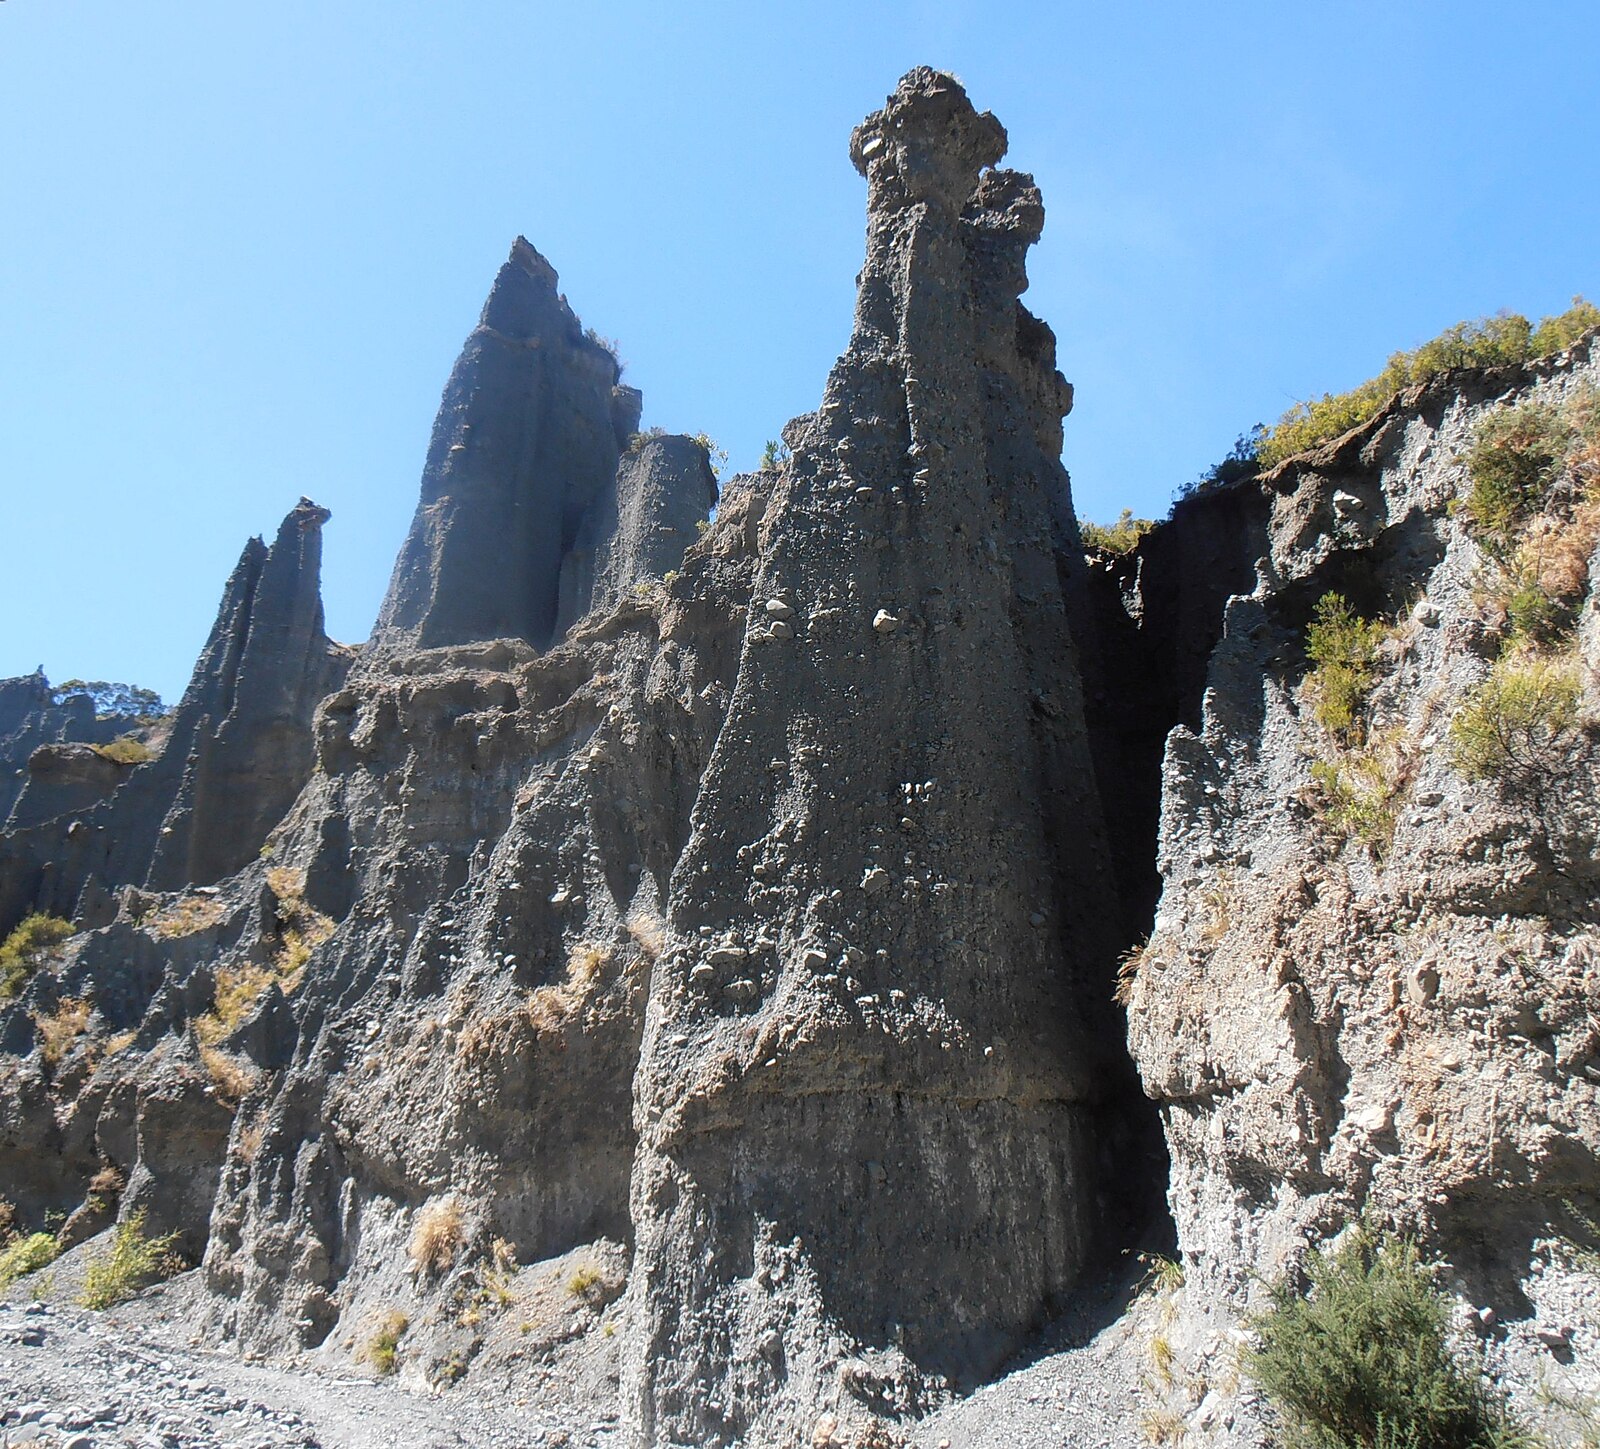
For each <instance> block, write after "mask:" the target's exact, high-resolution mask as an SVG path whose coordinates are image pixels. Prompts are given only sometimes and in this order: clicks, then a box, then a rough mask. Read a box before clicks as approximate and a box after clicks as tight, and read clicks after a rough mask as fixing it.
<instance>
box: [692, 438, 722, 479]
mask: <svg viewBox="0 0 1600 1449" xmlns="http://www.w3.org/2000/svg"><path fill="white" fill-rule="evenodd" d="M690 441H691V442H694V443H698V444H699V445H700V447H702V448H703V449H704V450H705V455H706V462H708V463H709V464H710V465H711V476H712V477H713V478H716V479H718V480H719V481H720V480H721V478H722V470H723V469H724V468H726V467H727V466H728V450H727V449H726V448H719V447H718V446H717V441H716V439H715V438H713V437H712V436H711V435H710V434H709V433H693V434H691V435H690Z"/></svg>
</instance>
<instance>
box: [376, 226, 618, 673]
mask: <svg viewBox="0 0 1600 1449" xmlns="http://www.w3.org/2000/svg"><path fill="white" fill-rule="evenodd" d="M619 375H620V370H619V368H618V366H617V360H616V358H615V357H614V356H612V354H611V353H610V352H609V351H608V350H607V349H606V348H605V347H604V346H603V345H602V344H601V343H599V342H597V341H594V340H592V339H591V338H590V337H588V336H586V335H585V334H584V330H583V327H582V324H581V323H580V322H579V321H578V319H577V317H576V316H575V315H574V314H573V312H572V309H571V308H570V307H568V306H567V303H566V299H565V298H564V297H562V296H560V295H559V294H558V293H557V291H556V273H555V269H554V268H553V267H552V266H551V265H550V264H549V262H547V261H546V260H545V259H544V258H543V257H542V256H540V255H539V253H538V252H536V251H535V250H534V249H533V248H532V247H531V246H530V245H529V244H528V243H527V242H526V241H525V240H523V239H522V238H520V237H519V238H518V239H517V242H516V245H515V246H513V247H512V249H511V256H510V259H509V260H508V261H507V262H506V264H505V265H504V266H503V267H502V268H501V269H500V275H499V276H498V277H497V278H496V279H495V284H494V289H493V290H492V291H491V292H490V294H489V300H488V302H486V303H485V304H484V309H483V315H482V317H480V318H479V320H478V326H477V328H476V329H475V330H474V332H473V333H472V335H471V336H470V337H469V338H468V339H467V343H466V346H465V348H464V349H463V350H462V353H461V356H460V358H459V359H458V360H457V362H456V365H455V369H454V371H453V372H452V373H451V374H450V381H449V382H448V384H446V386H445V391H444V399H443V401H442V402H441V404H440V407H439V416H438V419H437V421H436V422H435V423H434V427H433V441H432V442H431V444H430V445H429V448H428V462H427V466H426V467H425V469H424V470H423V475H422V497H421V500H420V502H419V503H418V505H417V515H416V518H415V520H414V521H413V523H412V525H411V532H410V534H409V535H408V536H407V538H406V541H405V544H404V546H403V547H402V548H401V550H400V557H399V559H398V560H397V561H396V563H395V570H394V578H393V580H392V582H391V583H390V585H389V594H388V597H387V598H386V599H385V600H384V604H383V609H382V611H381V612H380V614H379V616H378V625H377V629H376V631H375V633H374V644H375V645H377V646H378V647H379V648H380V649H383V650H385V651H391V652H392V651H396V650H400V649H406V648H412V649H429V648H434V647H436V646H439V645H448V644H468V643H473V642H476V641H479V640H484V639H526V640H528V641H529V642H530V643H532V644H535V645H537V646H539V647H541V648H542V647H544V646H545V645H547V644H548V643H549V642H550V640H551V638H552V637H553V636H554V634H555V632H556V623H557V616H558V614H559V613H560V606H561V567H562V561H563V560H564V559H565V557H566V556H567V554H568V552H569V551H570V550H571V548H572V546H573V544H574V542H575V540H576V539H577V537H578V533H579V529H580V527H581V525H582V523H583V520H584V515H585V513H586V512H587V511H588V510H589V509H590V507H591V505H593V504H594V503H595V502H596V501H597V500H599V499H602V498H603V497H604V496H605V495H606V494H607V493H608V492H609V491H610V489H611V486H612V483H613V480H614V478H615V476H616V471H617V460H618V458H619V457H620V455H621V452H622V448H623V446H624V444H625V443H626V442H627V440H628V437H629V436H630V434H632V433H633V431H634V430H635V429H636V428H637V427H638V425H639V394H638V393H637V392H636V391H635V390H634V389H632V388H627V387H622V386H620V385H619V383H618V378H619ZM575 612H576V613H581V612H583V610H582V609H577V610H575Z"/></svg>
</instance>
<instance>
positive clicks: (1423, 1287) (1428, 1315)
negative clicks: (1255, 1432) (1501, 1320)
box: [1245, 1227, 1531, 1449]
mask: <svg viewBox="0 0 1600 1449" xmlns="http://www.w3.org/2000/svg"><path fill="white" fill-rule="evenodd" d="M1305 1273H1306V1278H1307V1280H1308V1283H1309V1288H1308V1291H1307V1292H1305V1293H1302V1292H1301V1291H1300V1289H1299V1287H1298V1285H1296V1284H1295V1283H1293V1282H1291V1281H1288V1280H1285V1281H1284V1282H1282V1283H1279V1284H1278V1285H1277V1286H1276V1287H1274V1288H1273V1289H1272V1293H1271V1304H1270V1307H1269V1308H1268V1309H1267V1310H1266V1311H1265V1312H1264V1313H1262V1314H1260V1315H1259V1316H1257V1317H1256V1318H1255V1319H1254V1320H1253V1321H1252V1323H1251V1327H1252V1329H1253V1330H1254V1333H1255V1336H1256V1340H1257V1342H1256V1346H1255V1347H1254V1348H1253V1349H1251V1350H1249V1351H1248V1352H1247V1353H1246V1355H1245V1368H1246V1371H1247V1372H1248V1373H1249V1374H1250V1375H1251V1376H1252V1377H1253V1378H1255V1380H1256V1381H1257V1382H1258V1383H1259V1384H1260V1385H1261V1387H1262V1388H1263V1389H1264V1390H1265V1391H1266V1393H1267V1395H1268V1396H1269V1397H1270V1398H1271V1399H1272V1401H1273V1402H1274V1403H1275V1404H1276V1405H1277V1407H1278V1409H1279V1410H1280V1412H1281V1413H1282V1414H1283V1417H1284V1420H1285V1424H1286V1429H1287V1435H1286V1438H1285V1443H1286V1444H1287V1445H1289V1446H1292V1449H1514V1446H1518V1449H1520V1446H1525V1445H1529V1444H1530V1443H1531V1441H1530V1440H1528V1439H1527V1438H1526V1436H1525V1435H1523V1434H1522V1432H1521V1431H1520V1430H1519V1429H1518V1428H1517V1427H1516V1425H1515V1424H1514V1422H1513V1421H1512V1419H1511V1417H1510V1415H1509V1414H1508V1412H1507V1410H1506V1409H1505V1407H1504V1405H1503V1404H1502V1403H1501V1402H1500V1401H1499V1400H1498V1399H1497V1398H1496V1397H1495V1395H1494V1394H1493V1393H1492V1392H1491V1390H1490V1389H1489V1387H1488V1385H1487V1384H1486V1383H1485V1382H1484V1381H1483V1378H1482V1377H1481V1375H1479V1374H1477V1373H1475V1372H1474V1371H1473V1370H1472V1369H1471V1368H1470V1367H1468V1366H1467V1365H1465V1364H1463V1363H1462V1362H1461V1361H1460V1360H1458V1359H1457V1358H1456V1356H1455V1355H1454V1354H1453V1353H1452V1352H1451V1349H1450V1345H1449V1342H1448V1339H1447V1336H1446V1327H1447V1323H1448V1309H1447V1305H1446V1302H1445V1299H1444V1298H1443V1296H1442V1295H1441V1294H1440V1293H1439V1292H1438V1290H1437V1289H1436V1288H1435V1287H1434V1284H1433V1277H1432V1274H1431V1272H1430V1270H1429V1269H1428V1268H1427V1267H1426V1266H1425V1265H1424V1264H1423V1262H1422V1260H1421V1257H1420V1255H1419V1254H1418V1251H1417V1248H1416V1245H1415V1244H1414V1243H1412V1242H1411V1241H1409V1240H1408V1239H1405V1238H1380V1237H1378V1236H1377V1235H1375V1234H1373V1233H1372V1232H1370V1231H1368V1230H1367V1229H1365V1228H1363V1227H1355V1228H1352V1229H1351V1230H1350V1231H1349V1233H1348V1234H1346V1236H1345V1237H1344V1239H1343V1241H1342V1242H1341V1243H1340V1244H1339V1245H1338V1246H1336V1247H1334V1248H1332V1249H1325V1250H1318V1251H1315V1252H1313V1253H1312V1254H1311V1255H1310V1257H1309V1258H1308V1260H1307V1262H1306V1267H1305Z"/></svg>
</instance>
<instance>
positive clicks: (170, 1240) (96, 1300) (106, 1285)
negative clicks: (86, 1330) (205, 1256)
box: [78, 1211, 183, 1308]
mask: <svg viewBox="0 0 1600 1449" xmlns="http://www.w3.org/2000/svg"><path fill="white" fill-rule="evenodd" d="M177 1241H178V1235H177V1234H176V1233H168V1234H166V1235H165V1236H164V1237H159V1238H149V1237H146V1236H145V1231H144V1213H143V1212H142V1211H141V1212H137V1213H135V1214H134V1215H133V1216H132V1217H131V1218H128V1219H127V1220H126V1221H125V1222H120V1223H118V1224H117V1226H116V1228H115V1229H114V1230H113V1232H112V1235H111V1247H110V1249H109V1250H108V1251H107V1252H103V1253H100V1254H99V1255H97V1256H96V1257H95V1258H94V1259H92V1260H91V1261H90V1263H89V1265H88V1267H87V1268H86V1269H85V1270H84V1274H83V1291H82V1292H81V1293H80V1294H79V1295H78V1301H79V1302H80V1303H81V1304H83V1306H84V1307H85V1308H111V1307H113V1306H115V1305H116V1304H118V1303H121V1302H123V1301H125V1300H126V1299H129V1298H132V1297H133V1295H134V1294H135V1293H137V1292H138V1291H139V1290H140V1289H141V1288H148V1287H149V1286H150V1284H152V1283H157V1282H160V1280H161V1279H163V1278H170V1277H171V1276H172V1275H173V1274H174V1273H177V1272H179V1271H181V1270H182V1267H183V1263H182V1260H181V1259H179V1257H178V1256H177V1254H176V1252H175V1251H174V1244H176V1243H177Z"/></svg>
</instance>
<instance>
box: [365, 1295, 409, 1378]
mask: <svg viewBox="0 0 1600 1449" xmlns="http://www.w3.org/2000/svg"><path fill="white" fill-rule="evenodd" d="M410 1326H411V1320H410V1319H409V1318H407V1317H406V1316H405V1314H403V1313H402V1312H400V1310H399V1309H398V1308H391V1309H390V1310H389V1311H388V1312H387V1313H385V1314H384V1315H383V1317H382V1318H380V1319H379V1320H378V1324H377V1327H375V1328H374V1329H373V1331H372V1337H371V1338H369V1339H368V1340H367V1342H366V1346H365V1347H364V1348H363V1349H362V1351H361V1356H362V1357H363V1358H364V1359H366V1361H367V1362H368V1363H370V1364H371V1365H372V1366H373V1368H375V1369H376V1370H377V1371H378V1372H379V1373H380V1374H392V1373H393V1372H394V1356H395V1350H396V1349H397V1348H398V1347H399V1346H400V1337H401V1335H402V1334H403V1333H405V1331H406V1329H408V1328H409V1327H410Z"/></svg>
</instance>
